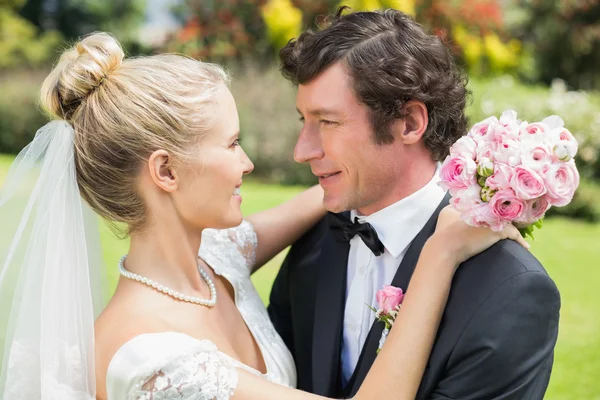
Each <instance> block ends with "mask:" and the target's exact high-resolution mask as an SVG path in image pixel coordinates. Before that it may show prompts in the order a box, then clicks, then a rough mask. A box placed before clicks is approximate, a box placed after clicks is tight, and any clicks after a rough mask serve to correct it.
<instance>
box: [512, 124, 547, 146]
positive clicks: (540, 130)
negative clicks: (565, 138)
mask: <svg viewBox="0 0 600 400" xmlns="http://www.w3.org/2000/svg"><path fill="white" fill-rule="evenodd" d="M549 132H550V128H549V127H548V125H546V124H545V123H543V122H534V123H531V124H527V125H523V126H522V127H521V132H520V136H519V137H520V139H521V140H522V141H532V142H538V143H541V142H544V141H545V140H546V139H547V135H548V133H549Z"/></svg>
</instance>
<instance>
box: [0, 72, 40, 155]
mask: <svg viewBox="0 0 600 400" xmlns="http://www.w3.org/2000/svg"><path fill="white" fill-rule="evenodd" d="M46 73H47V72H46V71H44V72H41V71H36V72H13V73H11V74H4V75H0V94H1V95H0V153H18V152H19V151H20V150H21V149H22V148H23V147H25V146H26V145H27V144H28V143H29V142H30V141H31V140H32V139H33V136H34V135H35V132H36V131H37V130H38V129H39V128H41V127H42V126H43V125H45V124H46V122H47V118H46V117H45V116H44V115H43V114H42V113H41V112H40V110H39V108H38V98H39V90H40V86H41V84H42V82H43V80H44V78H45V76H46Z"/></svg>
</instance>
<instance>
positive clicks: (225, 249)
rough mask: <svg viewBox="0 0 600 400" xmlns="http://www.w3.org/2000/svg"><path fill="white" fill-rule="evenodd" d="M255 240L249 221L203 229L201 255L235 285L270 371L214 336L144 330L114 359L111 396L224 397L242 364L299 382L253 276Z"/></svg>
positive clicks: (109, 387) (230, 391) (232, 387)
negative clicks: (232, 352) (222, 347)
mask: <svg viewBox="0 0 600 400" xmlns="http://www.w3.org/2000/svg"><path fill="white" fill-rule="evenodd" d="M256 241H257V239H256V233H255V232H254V228H253V227H252V225H251V224H250V223H249V222H246V221H244V222H243V223H242V224H241V225H240V226H239V227H237V228H232V229H226V230H214V229H209V230H205V231H204V233H203V236H202V246H201V249H200V257H201V258H202V259H203V260H204V261H206V263H207V264H208V265H209V266H210V267H211V268H212V269H213V270H214V272H215V273H216V274H218V275H220V276H222V277H224V278H225V279H227V280H228V281H229V283H231V286H233V288H234V290H235V303H236V305H237V308H238V310H239V312H240V314H241V315H242V318H243V319H244V321H245V322H246V324H247V325H248V328H249V329H250V332H251V333H252V335H253V336H254V338H255V340H256V342H257V344H258V346H259V348H260V351H261V353H262V356H263V359H264V361H265V364H266V367H267V373H266V374H264V375H263V374H261V373H260V372H259V371H257V370H255V369H253V368H251V367H249V366H246V365H244V364H242V363H241V362H239V361H237V360H235V359H233V358H231V357H229V356H228V355H226V354H225V353H222V352H220V351H219V349H218V348H217V347H216V346H215V345H214V344H213V343H212V342H211V341H210V340H198V339H195V338H192V337H190V336H188V335H186V334H182V333H175V332H164V333H152V334H144V335H140V336H137V337H135V338H133V339H131V340H130V341H128V342H127V343H125V344H124V345H123V346H122V347H121V348H120V349H119V350H118V351H117V352H116V353H115V355H114V357H113V359H112V360H111V362H110V365H109V367H108V371H107V376H106V390H107V394H108V399H109V400H125V399H127V400H130V399H146V400H150V399H152V400H159V399H160V400H162V399H169V400H171V399H181V400H183V399H185V400H226V399H229V398H230V397H231V396H232V395H233V393H234V392H235V389H236V386H237V378H238V370H237V369H238V368H240V369H244V370H247V371H249V372H251V373H253V374H256V375H258V376H263V377H264V378H265V379H268V380H269V381H271V382H275V383H278V384H281V385H286V386H290V387H295V386H296V370H295V367H294V360H293V359H292V355H291V354H290V352H289V350H288V349H287V347H286V346H285V344H284V343H283V340H282V339H281V338H280V337H279V335H278V334H277V332H276V331H275V328H273V325H272V324H271V321H270V320H269V316H268V314H267V311H266V309H265V307H264V305H263V303H262V301H261V299H260V297H259V295H258V293H257V292H256V289H255V288H254V285H253V284H252V281H251V280H250V269H251V267H252V265H253V264H254V255H255V249H256Z"/></svg>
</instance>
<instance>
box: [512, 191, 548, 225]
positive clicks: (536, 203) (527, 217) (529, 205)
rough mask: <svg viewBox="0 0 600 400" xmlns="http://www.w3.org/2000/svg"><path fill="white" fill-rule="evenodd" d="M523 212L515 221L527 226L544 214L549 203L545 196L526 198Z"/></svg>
mask: <svg viewBox="0 0 600 400" xmlns="http://www.w3.org/2000/svg"><path fill="white" fill-rule="evenodd" d="M525 207H526V208H525V213H524V214H523V216H522V217H521V218H520V219H519V220H517V221H515V222H516V224H517V225H521V226H527V225H531V224H533V223H534V222H535V221H537V220H539V219H540V218H542V217H543V216H544V214H545V213H546V211H547V210H548V207H550V203H549V202H548V197H547V196H542V197H538V198H537V199H533V200H528V201H526V202H525Z"/></svg>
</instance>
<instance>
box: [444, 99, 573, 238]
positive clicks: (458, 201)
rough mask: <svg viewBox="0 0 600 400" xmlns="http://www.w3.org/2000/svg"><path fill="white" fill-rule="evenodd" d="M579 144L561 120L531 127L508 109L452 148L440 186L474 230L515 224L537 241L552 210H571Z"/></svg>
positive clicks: (557, 118) (548, 119) (533, 124)
mask: <svg viewBox="0 0 600 400" xmlns="http://www.w3.org/2000/svg"><path fill="white" fill-rule="evenodd" d="M576 153H577V141H576V140H575V138H574V137H573V135H572V134H571V132H569V131H568V130H567V129H566V128H565V127H564V123H563V120H562V119H561V118H560V117H558V116H555V115H553V116H550V117H547V118H545V119H544V120H542V121H541V122H533V123H527V122H526V121H520V120H518V119H517V113H516V112H514V111H512V110H510V111H505V112H504V113H503V114H502V116H501V117H500V120H498V119H497V118H496V117H490V118H487V119H486V120H484V121H481V122H479V123H477V124H475V125H474V126H473V128H471V130H470V131H469V133H468V134H467V135H466V136H464V137H462V138H460V139H459V140H458V141H457V142H456V143H455V144H454V145H453V146H452V147H451V148H450V155H449V156H448V157H447V158H446V160H445V161H444V163H443V165H442V169H441V182H440V186H441V187H442V188H444V189H445V190H448V191H449V192H450V194H451V195H452V199H451V201H450V203H451V204H452V206H453V207H454V208H455V209H456V210H457V211H459V212H460V213H461V217H462V218H463V220H464V221H465V222H466V223H468V224H469V225H472V226H483V227H489V228H491V229H493V230H495V231H499V230H501V229H502V228H503V227H504V226H505V225H506V224H510V223H512V224H515V226H517V227H518V228H519V229H520V230H521V234H522V235H523V236H527V235H529V236H531V237H533V234H532V232H533V229H534V228H535V227H538V228H539V227H541V222H542V219H543V217H544V214H545V213H546V211H547V210H548V209H549V208H550V207H551V206H557V207H561V206H565V205H567V204H569V202H570V201H571V200H572V199H573V195H574V193H575V190H576V189H577V187H578V186H579V173H578V171H577V168H576V166H575V160H574V157H575V154H576Z"/></svg>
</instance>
